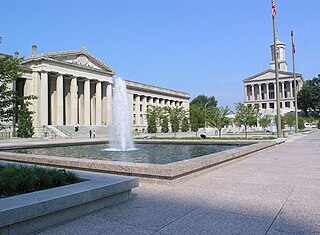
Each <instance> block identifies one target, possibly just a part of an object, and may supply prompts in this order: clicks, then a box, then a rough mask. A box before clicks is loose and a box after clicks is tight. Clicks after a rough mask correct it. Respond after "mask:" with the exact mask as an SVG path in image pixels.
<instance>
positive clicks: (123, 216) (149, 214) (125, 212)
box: [94, 197, 197, 230]
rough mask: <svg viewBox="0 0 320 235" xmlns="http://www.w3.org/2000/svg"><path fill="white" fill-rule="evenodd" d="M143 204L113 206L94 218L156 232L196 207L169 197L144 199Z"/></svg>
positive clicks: (98, 213) (96, 214)
mask: <svg viewBox="0 0 320 235" xmlns="http://www.w3.org/2000/svg"><path fill="white" fill-rule="evenodd" d="M144 202H145V203H144V204H141V203H139V204H135V203H133V204H134V205H133V206H130V207H127V208H126V207H125V205H121V206H120V207H118V206H113V207H110V208H108V209H107V210H101V211H99V212H97V213H95V214H94V216H95V217H97V218H102V219H106V220H110V221H115V222H118V223H124V224H128V225H132V226H135V227H140V228H145V229H149V230H158V229H160V228H162V227H163V226H165V225H167V224H170V223H172V222H173V221H175V220H176V219H178V218H180V217H181V216H184V215H185V214H188V213H189V212H190V211H192V210H194V209H195V208H196V206H197V205H192V204H187V203H185V202H183V201H179V200H175V201H174V200H171V199H170V198H169V197H168V198H167V199H165V198H164V199H163V200H156V199H150V198H149V199H147V198H146V199H145V200H144Z"/></svg>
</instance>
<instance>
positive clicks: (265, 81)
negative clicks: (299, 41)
mask: <svg viewBox="0 0 320 235" xmlns="http://www.w3.org/2000/svg"><path fill="white" fill-rule="evenodd" d="M270 47H271V55H272V56H271V57H272V60H271V62H270V69H268V70H266V71H263V72H260V73H258V74H255V75H253V76H251V77H249V78H247V79H245V80H243V83H244V103H245V104H246V105H258V106H259V109H260V111H261V113H262V114H263V115H272V114H276V108H277V107H276V105H277V104H276V78H275V77H276V76H275V67H274V66H275V59H274V54H273V50H274V45H273V44H272V45H271V46H270ZM285 49H286V44H285V43H283V42H280V41H279V40H278V39H277V59H278V68H279V70H278V71H279V83H280V112H281V114H285V113H288V112H292V111H294V110H295V107H294V104H295V102H294V92H295V91H294V88H293V87H294V78H293V73H292V72H288V68H287V67H288V66H287V61H286V50H285ZM303 83H304V79H303V77H302V74H299V73H296V87H297V91H300V90H301V88H302V86H303Z"/></svg>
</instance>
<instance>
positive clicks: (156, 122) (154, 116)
mask: <svg viewBox="0 0 320 235" xmlns="http://www.w3.org/2000/svg"><path fill="white" fill-rule="evenodd" d="M162 114H163V108H161V107H159V106H150V107H149V108H148V111H147V122H148V128H147V131H148V133H157V129H158V126H160V121H161V118H162Z"/></svg>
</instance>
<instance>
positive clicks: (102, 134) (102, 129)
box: [57, 126, 110, 139]
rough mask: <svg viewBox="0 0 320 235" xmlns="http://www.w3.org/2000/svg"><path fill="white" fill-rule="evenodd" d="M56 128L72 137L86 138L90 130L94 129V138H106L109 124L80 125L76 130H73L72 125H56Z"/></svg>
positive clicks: (108, 132)
mask: <svg viewBox="0 0 320 235" xmlns="http://www.w3.org/2000/svg"><path fill="white" fill-rule="evenodd" d="M57 128H58V129H59V130H61V132H63V133H66V134H67V135H68V136H69V138H72V139H88V138H89V137H90V136H89V131H90V130H91V131H93V130H95V132H96V138H108V137H109V134H110V127H109V126H80V128H79V131H77V132H75V131H74V126H58V127H57Z"/></svg>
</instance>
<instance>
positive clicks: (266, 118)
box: [259, 116, 271, 129]
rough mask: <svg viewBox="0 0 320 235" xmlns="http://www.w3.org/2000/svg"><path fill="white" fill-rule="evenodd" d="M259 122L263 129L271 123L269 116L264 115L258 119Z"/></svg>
mask: <svg viewBox="0 0 320 235" xmlns="http://www.w3.org/2000/svg"><path fill="white" fill-rule="evenodd" d="M259 124H260V126H262V128H263V129H266V128H267V126H269V125H270V124H271V118H270V117H269V116H264V117H261V118H260V119H259Z"/></svg>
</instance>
